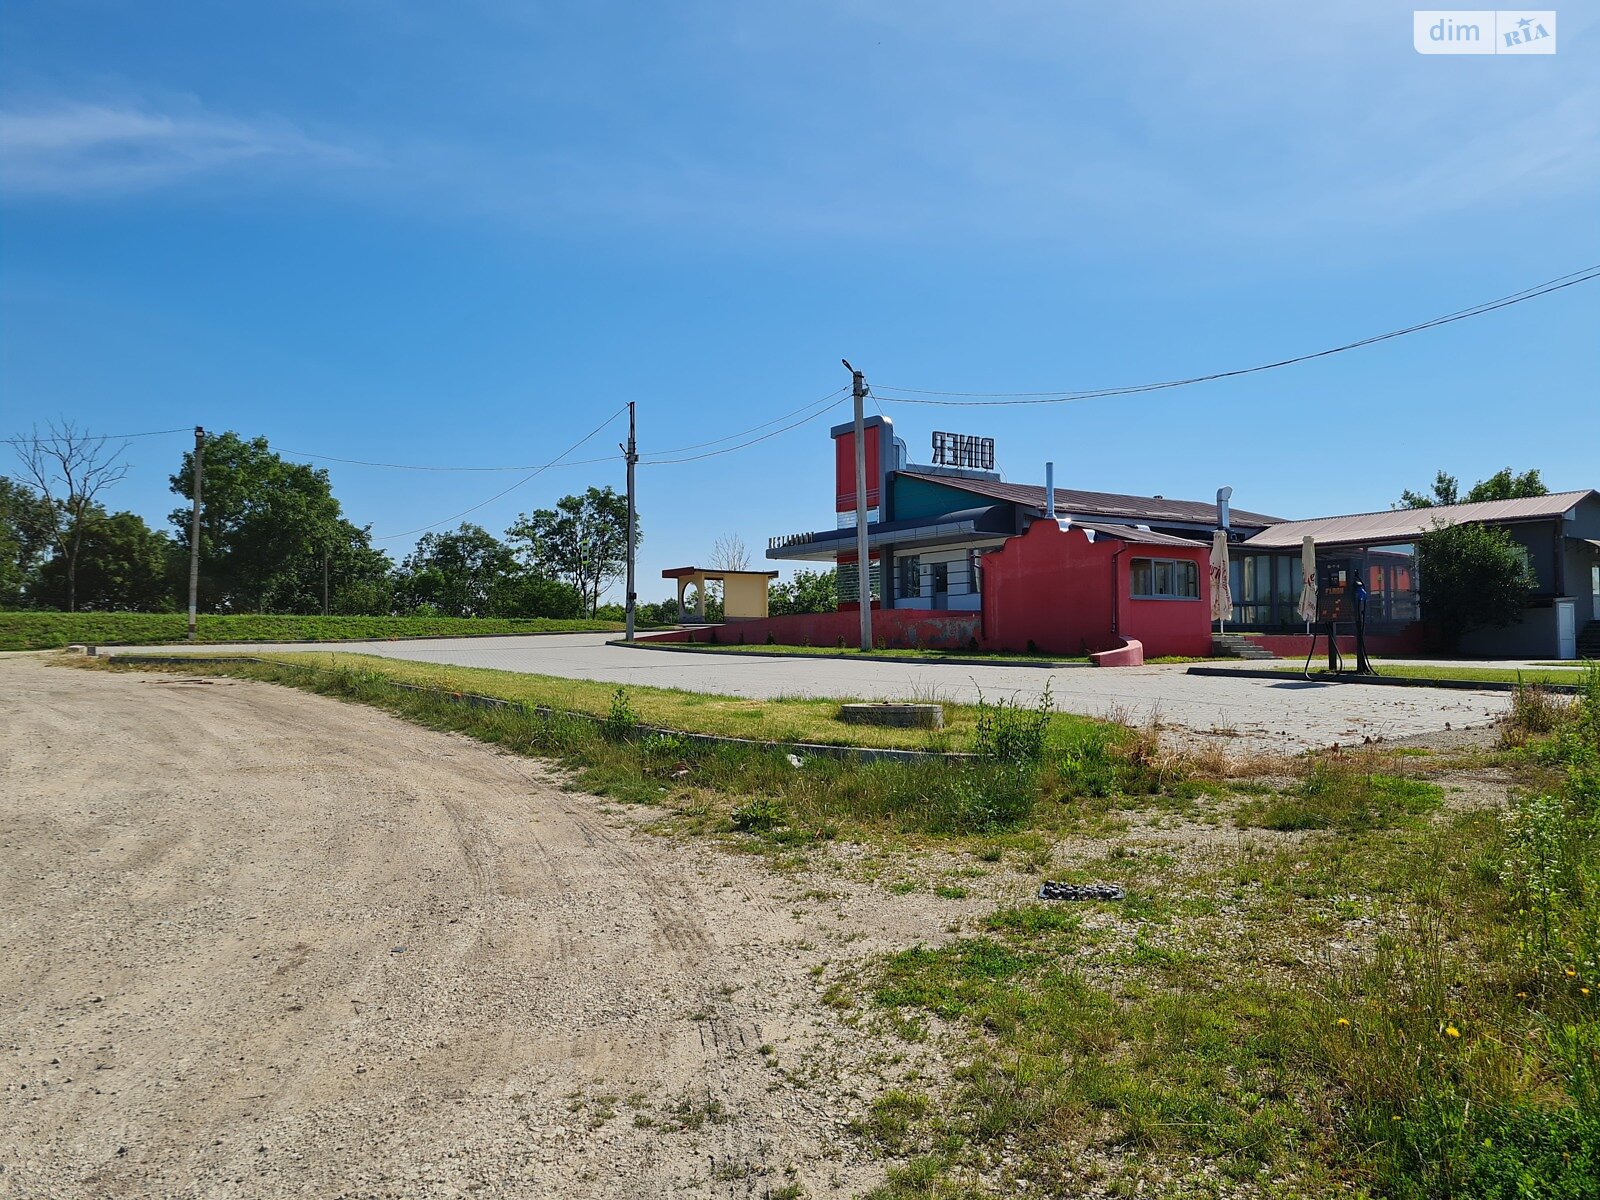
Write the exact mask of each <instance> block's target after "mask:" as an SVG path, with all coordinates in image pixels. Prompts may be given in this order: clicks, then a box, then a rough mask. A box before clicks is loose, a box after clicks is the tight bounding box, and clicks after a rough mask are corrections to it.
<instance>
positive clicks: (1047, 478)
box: [1044, 462, 1056, 521]
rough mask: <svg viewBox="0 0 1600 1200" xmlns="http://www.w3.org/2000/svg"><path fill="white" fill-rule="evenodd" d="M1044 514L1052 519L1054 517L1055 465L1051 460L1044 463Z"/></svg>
mask: <svg viewBox="0 0 1600 1200" xmlns="http://www.w3.org/2000/svg"><path fill="white" fill-rule="evenodd" d="M1044 515H1045V516H1046V517H1048V518H1049V519H1050V520H1052V521H1054V520H1055V519H1056V465H1055V463H1053V462H1047V463H1045V465H1044Z"/></svg>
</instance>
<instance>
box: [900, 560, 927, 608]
mask: <svg viewBox="0 0 1600 1200" xmlns="http://www.w3.org/2000/svg"><path fill="white" fill-rule="evenodd" d="M895 562H896V564H897V565H898V566H899V568H900V598H901V599H902V600H914V599H916V598H917V597H918V596H920V595H922V559H921V558H920V557H919V556H917V555H915V554H910V555H903V556H902V557H900V558H898V559H896V560H895Z"/></svg>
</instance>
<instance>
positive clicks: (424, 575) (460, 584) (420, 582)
mask: <svg viewBox="0 0 1600 1200" xmlns="http://www.w3.org/2000/svg"><path fill="white" fill-rule="evenodd" d="M516 569H517V564H516V560H515V558H514V557H513V556H512V553H511V550H510V548H509V547H508V546H506V545H505V543H503V542H501V541H500V540H499V539H498V538H496V537H495V536H494V534H492V533H490V532H489V531H488V530H487V529H485V528H483V526H481V525H473V524H471V523H469V522H463V523H462V525H461V527H460V528H459V529H457V530H455V531H454V532H453V533H426V534H423V535H422V538H421V539H420V540H419V541H418V542H417V546H416V549H415V550H413V551H412V552H411V553H410V554H408V555H406V557H405V560H404V561H403V562H402V563H401V564H400V569H399V571H398V572H397V573H396V580H395V595H396V598H397V600H398V601H399V603H400V605H401V606H402V607H403V608H406V609H409V610H417V609H422V610H425V611H431V612H436V613H439V614H440V615H441V616H446V617H486V616H489V615H490V612H491V610H492V607H493V602H494V598H495V592H496V589H497V588H498V587H499V586H501V581H502V580H503V579H504V577H505V576H507V575H510V574H512V573H514V572H515V571H516Z"/></svg>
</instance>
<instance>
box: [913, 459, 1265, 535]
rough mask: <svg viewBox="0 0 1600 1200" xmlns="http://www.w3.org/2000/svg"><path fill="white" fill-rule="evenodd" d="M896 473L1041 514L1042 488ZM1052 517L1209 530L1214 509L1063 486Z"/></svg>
mask: <svg viewBox="0 0 1600 1200" xmlns="http://www.w3.org/2000/svg"><path fill="white" fill-rule="evenodd" d="M899 473H900V474H901V475H905V476H907V477H909V478H912V479H920V480H922V481H924V482H926V483H937V484H942V485H943V486H945V487H949V488H955V489H956V490H958V491H962V492H971V493H973V494H975V495H979V496H989V497H992V498H993V499H996V500H1006V501H1009V502H1011V503H1012V504H1022V505H1026V506H1027V507H1029V508H1036V509H1038V510H1039V511H1040V512H1043V511H1044V488H1042V487H1035V486H1033V485H1032V484H1026V483H1000V482H997V481H994V480H989V479H964V478H960V477H957V476H953V475H934V474H924V473H923V472H921V471H901V472H899ZM1230 511H1231V517H1232V521H1233V522H1234V523H1236V524H1239V525H1273V524H1276V523H1277V522H1279V521H1281V520H1283V518H1282V517H1269V516H1267V515H1266V514H1265V513H1256V512H1248V511H1246V510H1245V509H1242V508H1235V509H1231V510H1230ZM1056 514H1057V515H1058V516H1064V517H1073V518H1077V517H1078V516H1080V515H1081V516H1084V517H1091V518H1092V517H1110V518H1113V519H1116V520H1122V521H1138V522H1141V523H1144V524H1150V525H1165V524H1174V523H1176V524H1182V525H1204V526H1206V527H1207V528H1210V527H1212V526H1214V525H1216V523H1217V506H1216V504H1215V503H1213V502H1211V501H1208V500H1168V499H1166V498H1165V497H1163V496H1124V495H1122V494H1120V493H1118V492H1081V491H1077V490H1076V489H1074V488H1063V487H1058V488H1056Z"/></svg>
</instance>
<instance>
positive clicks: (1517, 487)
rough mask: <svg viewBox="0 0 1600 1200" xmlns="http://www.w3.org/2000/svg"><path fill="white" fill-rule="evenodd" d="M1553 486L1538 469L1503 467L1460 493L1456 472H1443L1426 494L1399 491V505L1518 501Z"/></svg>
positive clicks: (1540, 494) (1425, 506) (1542, 494)
mask: <svg viewBox="0 0 1600 1200" xmlns="http://www.w3.org/2000/svg"><path fill="white" fill-rule="evenodd" d="M1549 494H1550V489H1549V488H1547V487H1545V485H1544V480H1542V479H1540V478H1539V471H1538V469H1537V468H1534V469H1533V470H1529V471H1524V472H1522V474H1520V475H1518V474H1517V473H1516V472H1515V471H1513V470H1512V469H1511V468H1510V467H1502V468H1501V469H1500V470H1498V471H1496V472H1495V473H1494V474H1493V475H1491V476H1489V478H1487V479H1480V480H1478V482H1477V483H1475V484H1473V485H1472V486H1471V487H1470V488H1468V489H1467V494H1466V495H1465V496H1463V495H1461V485H1460V482H1459V481H1458V480H1457V479H1456V477H1455V476H1454V475H1450V474H1448V473H1446V472H1444V471H1440V472H1439V473H1438V474H1436V475H1435V476H1434V477H1433V487H1432V489H1431V490H1430V491H1429V492H1427V493H1422V492H1413V491H1412V490H1411V489H1410V488H1407V489H1406V490H1405V491H1403V492H1401V493H1400V503H1399V504H1398V505H1397V506H1396V507H1398V508H1434V507H1437V506H1439V505H1445V504H1475V503H1477V502H1478V501H1480V500H1518V499H1521V498H1522V497H1524V496H1547V495H1549Z"/></svg>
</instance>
